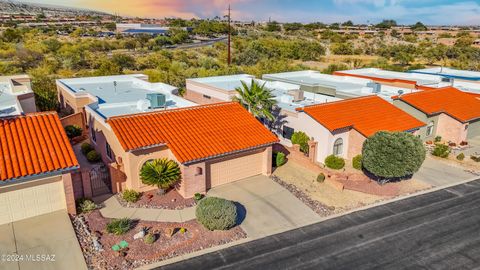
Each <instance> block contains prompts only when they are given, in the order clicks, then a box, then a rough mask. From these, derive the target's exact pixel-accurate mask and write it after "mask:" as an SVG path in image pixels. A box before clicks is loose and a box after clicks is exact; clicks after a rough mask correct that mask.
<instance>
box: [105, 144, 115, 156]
mask: <svg viewBox="0 0 480 270" xmlns="http://www.w3.org/2000/svg"><path fill="white" fill-rule="evenodd" d="M105 152H106V153H107V157H108V158H109V159H110V160H113V152H112V148H111V147H110V144H108V142H105Z"/></svg>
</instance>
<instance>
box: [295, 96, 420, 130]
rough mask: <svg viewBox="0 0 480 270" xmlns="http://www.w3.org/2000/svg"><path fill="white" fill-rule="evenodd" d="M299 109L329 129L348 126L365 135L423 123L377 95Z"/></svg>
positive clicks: (416, 126) (404, 128) (409, 127)
mask: <svg viewBox="0 0 480 270" xmlns="http://www.w3.org/2000/svg"><path fill="white" fill-rule="evenodd" d="M301 111H304V112H305V113H307V114H308V115H309V116H310V117H312V118H313V119H315V120H316V121H317V122H319V123H320V124H322V125H323V126H324V127H326V128H327V129H328V130H330V132H333V131H335V130H339V129H342V128H350V127H351V128H354V129H355V130H357V131H358V132H360V133H361V134H362V135H364V136H365V137H369V136H371V135H373V134H375V133H376V132H378V131H382V130H383V131H408V130H413V129H417V128H419V127H422V126H424V125H425V123H423V122H421V121H419V120H417V119H416V118H414V117H413V116H410V115H409V114H407V113H406V112H404V111H402V110H401V109H399V108H397V107H395V106H394V105H392V104H390V103H389V102H388V101H386V100H384V99H382V98H380V97H377V96H367V97H360V98H354V99H347V100H341V101H336V102H331V103H323V104H318V105H313V106H308V107H305V108H303V109H301Z"/></svg>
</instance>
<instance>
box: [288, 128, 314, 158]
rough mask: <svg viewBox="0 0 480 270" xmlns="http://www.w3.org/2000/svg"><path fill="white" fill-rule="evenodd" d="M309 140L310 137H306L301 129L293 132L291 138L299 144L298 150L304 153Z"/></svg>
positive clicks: (306, 151)
mask: <svg viewBox="0 0 480 270" xmlns="http://www.w3.org/2000/svg"><path fill="white" fill-rule="evenodd" d="M309 140H310V137H308V135H307V134H306V133H305V132H303V131H297V132H294V133H293V135H292V138H291V141H292V143H293V144H298V145H300V151H302V152H304V153H308V141H309Z"/></svg>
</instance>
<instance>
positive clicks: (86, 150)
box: [81, 143, 93, 155]
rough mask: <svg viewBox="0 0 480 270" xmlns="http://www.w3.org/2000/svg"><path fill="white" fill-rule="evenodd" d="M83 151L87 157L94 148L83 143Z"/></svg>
mask: <svg viewBox="0 0 480 270" xmlns="http://www.w3.org/2000/svg"><path fill="white" fill-rule="evenodd" d="M81 149H82V153H83V154H84V155H86V154H88V152H90V151H92V150H93V147H92V145H91V144H89V143H82V146H81Z"/></svg>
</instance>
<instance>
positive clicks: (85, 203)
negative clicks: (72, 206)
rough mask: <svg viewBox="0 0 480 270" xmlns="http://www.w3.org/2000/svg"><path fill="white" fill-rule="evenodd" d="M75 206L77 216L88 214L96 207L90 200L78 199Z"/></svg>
mask: <svg viewBox="0 0 480 270" xmlns="http://www.w3.org/2000/svg"><path fill="white" fill-rule="evenodd" d="M76 205H77V211H78V213H79V214H80V213H88V212H91V211H93V210H95V209H97V205H96V204H95V203H94V202H93V201H92V200H89V199H85V198H82V199H78V200H77V201H76Z"/></svg>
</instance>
